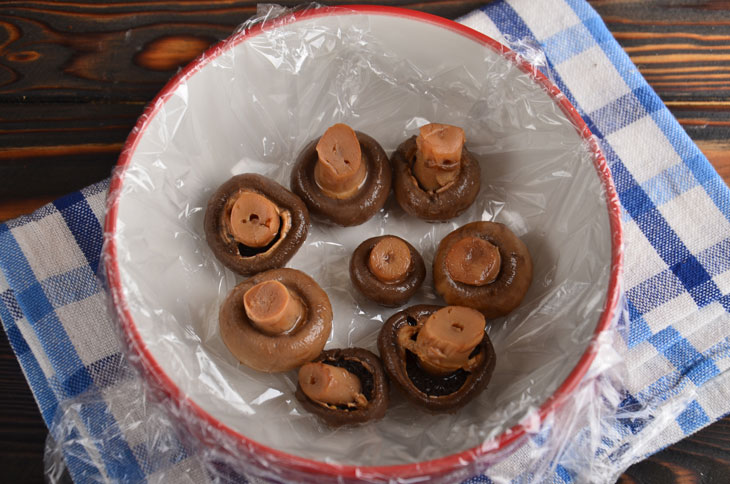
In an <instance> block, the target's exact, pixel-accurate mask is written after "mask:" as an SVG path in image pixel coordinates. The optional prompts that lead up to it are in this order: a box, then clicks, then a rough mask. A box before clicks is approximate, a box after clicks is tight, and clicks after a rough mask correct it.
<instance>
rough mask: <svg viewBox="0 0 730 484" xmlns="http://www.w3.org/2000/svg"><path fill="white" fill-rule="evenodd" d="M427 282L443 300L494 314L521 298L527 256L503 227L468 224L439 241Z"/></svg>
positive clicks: (504, 311) (527, 271) (528, 269)
mask: <svg viewBox="0 0 730 484" xmlns="http://www.w3.org/2000/svg"><path fill="white" fill-rule="evenodd" d="M433 281H434V287H435V289H436V292H438V293H439V294H440V295H441V297H443V298H444V301H446V303H447V304H455V305H460V306H468V307H471V308H474V309H477V310H479V311H481V312H482V313H483V314H484V316H485V317H486V318H488V319H491V318H498V317H500V316H505V315H506V314H508V313H509V312H510V311H512V310H513V309H515V308H516V307H517V306H519V305H520V303H521V302H522V299H523V298H524V297H525V294H526V293H527V289H528V288H529V287H530V283H531V282H532V259H531V258H530V253H529V251H528V250H527V246H526V245H525V244H524V243H523V242H522V241H521V240H520V239H518V238H517V236H515V234H513V233H512V231H511V230H510V229H509V228H507V226H506V225H503V224H500V223H496V222H472V223H469V224H466V225H464V226H463V227H461V228H459V229H456V230H454V231H453V232H451V233H450V234H449V235H447V236H446V237H444V239H443V240H442V241H441V243H439V246H438V250H437V251H436V257H435V258H434V261H433Z"/></svg>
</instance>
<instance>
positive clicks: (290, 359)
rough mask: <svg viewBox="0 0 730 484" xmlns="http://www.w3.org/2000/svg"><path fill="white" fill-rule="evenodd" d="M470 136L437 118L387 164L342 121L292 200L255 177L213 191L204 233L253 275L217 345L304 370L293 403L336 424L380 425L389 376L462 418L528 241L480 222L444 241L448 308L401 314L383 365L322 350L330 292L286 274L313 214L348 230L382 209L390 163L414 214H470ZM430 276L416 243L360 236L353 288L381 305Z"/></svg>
mask: <svg viewBox="0 0 730 484" xmlns="http://www.w3.org/2000/svg"><path fill="white" fill-rule="evenodd" d="M465 142H466V138H465V135H464V131H463V130H462V129H461V128H459V127H456V126H450V125H445V124H436V123H433V124H428V125H425V126H423V127H421V128H420V130H419V134H418V135H417V136H413V137H412V138H410V139H408V140H406V141H405V142H404V143H402V144H401V145H400V146H399V147H398V149H397V150H396V151H395V152H394V153H393V156H392V158H391V160H390V161H389V160H388V158H387V156H386V154H385V152H384V151H383V148H382V147H381V146H380V145H379V144H378V143H377V142H376V141H375V140H374V139H373V138H371V137H369V136H368V135H366V134H363V133H360V132H356V131H354V130H353V129H352V128H350V127H349V126H347V125H345V124H335V125H333V126H331V127H330V128H329V129H327V130H326V131H325V133H324V134H323V135H322V136H321V137H320V138H318V139H316V140H314V141H312V142H311V143H310V144H309V145H307V146H306V147H305V148H304V149H303V150H302V152H301V153H300V155H299V157H298V159H297V161H296V164H295V166H294V168H293V170H292V174H291V189H292V192H293V193H292V192H290V191H288V190H287V189H285V188H284V187H282V186H281V185H279V184H277V183H276V182H273V181H271V180H269V179H267V178H265V177H262V176H260V175H253V174H245V175H238V176H235V177H233V178H231V179H230V180H228V181H227V182H226V183H224V184H223V185H222V186H221V187H220V188H218V190H216V191H215V193H214V194H213V196H212V197H211V199H210V201H209V203H208V209H207V212H206V216H205V232H206V238H207V240H208V243H209V245H210V247H211V249H212V250H213V253H214V254H215V256H216V257H217V258H218V259H219V260H220V261H221V262H223V263H224V264H225V265H226V266H227V267H228V268H230V269H232V270H234V271H235V272H237V273H239V274H242V275H246V276H253V277H251V278H249V279H247V280H245V281H243V282H241V283H240V284H238V285H237V286H236V287H234V288H233V290H232V291H231V292H230V293H229V294H228V296H227V297H226V299H225V301H224V303H223V305H222V306H221V308H220V313H219V325H220V331H221V336H222V339H223V341H224V343H225V345H226V346H227V347H228V349H229V350H230V351H231V353H232V354H233V355H234V356H235V357H236V358H237V359H238V361H240V362H241V363H242V364H244V365H247V366H248V367H250V368H253V369H255V370H259V371H264V372H281V371H289V370H293V369H298V379H297V381H298V383H297V390H296V394H295V395H296V397H297V399H298V401H299V402H301V405H302V406H303V408H305V409H306V410H308V411H309V412H311V413H313V414H314V415H316V416H318V417H320V418H321V419H322V420H323V421H324V422H325V423H326V424H328V425H330V426H341V425H351V424H359V423H363V422H366V421H368V420H372V419H378V418H381V417H382V416H383V415H384V414H385V411H386V409H387V406H388V400H389V395H388V391H389V384H388V380H389V378H390V380H392V381H393V382H394V384H395V385H396V386H397V387H399V388H400V389H401V390H402V391H403V393H404V394H405V395H406V396H407V397H408V398H409V399H410V400H411V401H413V402H414V403H416V404H417V405H420V406H422V407H424V408H426V409H427V410H429V411H431V412H444V411H445V412H453V411H455V410H456V409H458V408H460V407H462V406H464V405H466V404H467V403H468V402H469V401H470V400H472V399H473V398H474V397H475V396H476V395H478V394H479V393H480V392H481V391H482V390H484V388H485V387H486V385H487V383H488V382H489V380H490V378H491V375H492V372H493V370H494V366H495V353H494V348H493V347H492V343H491V341H490V339H489V336H488V335H487V332H486V325H487V319H488V318H496V317H500V316H504V315H506V314H508V313H509V312H510V311H512V310H513V309H514V308H516V307H517V306H518V305H519V304H520V302H521V301H522V299H523V297H524V296H525V293H526V292H527V289H528V288H529V285H530V282H531V280H532V262H531V259H530V255H529V252H528V250H527V247H526V246H525V244H524V243H523V242H522V241H520V239H518V238H517V237H516V236H515V235H514V234H513V233H512V232H511V231H510V230H509V229H508V228H507V227H506V226H504V225H502V224H498V223H492V222H473V223H469V224H467V225H464V226H463V227H461V228H458V229H457V230H455V231H453V232H451V233H450V234H449V235H447V236H446V237H445V238H444V239H443V240H442V241H441V242H440V244H439V246H438V250H437V253H436V255H435V258H434V260H433V278H434V286H435V289H436V292H437V293H438V294H440V295H441V296H442V297H443V299H444V301H445V302H446V303H447V304H448V306H434V305H417V306H412V307H409V308H406V309H404V310H401V311H399V312H397V313H395V314H394V315H392V316H391V317H390V318H389V319H388V320H387V321H386V323H385V324H384V325H383V327H382V328H381V330H380V333H379V335H378V341H377V346H378V350H379V353H380V358H382V363H381V359H380V358H379V357H378V356H377V355H375V354H373V353H371V352H370V351H368V350H365V349H363V348H342V349H331V350H326V351H325V350H324V346H325V344H326V342H327V339H328V337H329V335H330V333H331V329H332V320H333V314H332V305H331V304H330V301H329V298H328V296H327V294H326V293H325V291H324V290H323V289H322V288H321V287H320V286H319V285H318V284H317V283H316V282H315V281H314V280H313V279H312V278H311V277H309V276H308V275H306V274H304V273H302V272H300V271H298V270H295V269H285V268H281V267H282V266H283V265H285V264H286V262H287V261H289V259H290V258H291V257H292V256H293V255H294V253H295V252H296V251H297V250H298V249H299V247H300V246H301V245H302V243H303V242H304V239H305V238H306V236H307V231H308V226H309V212H311V213H313V214H314V215H316V216H317V217H318V218H321V219H325V220H328V221H331V222H333V223H335V224H338V225H342V226H353V225H358V224H361V223H363V222H365V221H367V220H368V219H370V218H371V217H372V216H373V215H374V214H375V213H376V212H377V211H378V210H380V209H381V208H382V207H383V206H384V204H385V201H386V199H387V197H388V194H389V192H390V188H391V176H392V175H391V166H392V170H393V172H394V175H393V176H395V181H394V191H395V196H396V200H397V201H398V203H399V204H400V206H401V207H402V208H403V209H404V210H405V211H406V212H407V213H409V214H411V215H414V216H417V217H420V218H422V219H425V220H428V221H444V220H449V219H451V218H453V217H455V216H457V215H459V214H461V213H462V212H464V210H466V208H468V207H469V206H470V205H471V204H472V203H473V201H474V199H475V198H476V196H477V194H478V192H479V190H480V169H479V164H478V162H477V160H476V159H475V158H474V157H473V156H472V155H471V153H470V152H469V151H468V150H467V149H466V147H465V146H464V144H465ZM300 197H301V198H300ZM425 276H426V267H425V264H424V261H423V258H422V257H421V255H420V254H419V253H418V251H417V250H416V248H415V247H414V246H413V245H411V244H410V243H409V242H408V241H406V240H404V239H402V238H400V237H397V236H394V235H383V236H378V237H372V238H369V239H367V240H365V241H364V242H362V243H360V244H359V246H358V247H357V248H356V249H355V251H354V252H353V254H352V256H351V258H350V278H351V281H352V284H353V286H354V287H355V288H356V289H357V290H358V291H359V292H360V293H362V294H363V295H364V296H365V297H367V298H368V299H370V300H372V301H375V302H376V303H378V304H381V305H383V306H388V307H397V306H401V305H404V304H405V303H406V302H407V301H408V300H409V299H410V298H411V297H412V296H413V295H414V294H415V293H416V292H417V291H418V289H419V288H420V287H421V285H422V284H423V281H424V279H425Z"/></svg>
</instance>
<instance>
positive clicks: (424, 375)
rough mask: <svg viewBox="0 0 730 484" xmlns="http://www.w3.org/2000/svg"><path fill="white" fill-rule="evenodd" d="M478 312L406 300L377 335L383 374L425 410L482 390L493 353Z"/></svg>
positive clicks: (455, 403) (451, 405)
mask: <svg viewBox="0 0 730 484" xmlns="http://www.w3.org/2000/svg"><path fill="white" fill-rule="evenodd" d="M485 324H486V321H485V319H484V316H483V315H482V314H481V313H480V312H479V311H476V310H474V309H471V308H466V307H461V306H446V307H443V306H433V305H417V306H411V307H409V308H407V309H404V310H403V311H400V312H397V313H395V314H394V315H393V316H391V317H390V318H389V319H388V320H387V321H386V322H385V324H384V325H383V327H382V328H381V330H380V334H379V335H378V351H379V352H380V356H381V358H382V359H383V366H384V367H385V371H386V373H387V374H388V376H389V377H390V378H391V380H392V381H393V382H395V384H396V385H397V386H398V387H399V388H400V389H401V390H402V391H403V393H404V394H405V396H406V397H407V398H408V399H410V400H411V401H413V402H414V403H416V404H417V405H419V406H422V407H425V408H426V409H427V410H429V411H431V412H444V411H454V410H456V409H458V408H461V407H463V406H464V405H466V404H467V403H468V402H469V401H470V400H472V399H473V398H474V397H476V396H477V395H478V394H479V393H480V392H481V391H482V390H484V389H485V388H486V386H487V383H488V382H489V380H490V378H491V376H492V372H493V370H494V364H495V359H496V358H495V353H494V348H493V347H492V343H491V341H490V340H489V336H487V333H486V332H485V331H484V327H485Z"/></svg>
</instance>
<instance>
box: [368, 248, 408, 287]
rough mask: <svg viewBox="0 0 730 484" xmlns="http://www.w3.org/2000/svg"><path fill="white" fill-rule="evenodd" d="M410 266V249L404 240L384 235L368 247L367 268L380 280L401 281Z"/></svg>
mask: <svg viewBox="0 0 730 484" xmlns="http://www.w3.org/2000/svg"><path fill="white" fill-rule="evenodd" d="M410 266H411V251H410V250H409V249H408V245H406V243H405V242H403V241H402V240H400V239H398V238H396V237H384V238H382V239H380V240H379V241H378V242H377V243H376V244H375V246H373V248H372V249H370V256H369V257H368V268H369V269H370V272H372V273H373V275H374V276H375V278H376V279H378V280H379V281H380V282H385V283H397V282H401V281H403V280H404V279H405V278H406V276H407V275H408V269H409V268H410Z"/></svg>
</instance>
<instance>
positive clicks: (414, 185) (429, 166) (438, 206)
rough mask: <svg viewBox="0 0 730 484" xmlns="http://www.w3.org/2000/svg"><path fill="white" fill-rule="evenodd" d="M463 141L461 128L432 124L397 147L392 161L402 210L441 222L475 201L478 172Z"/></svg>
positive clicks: (479, 173)
mask: <svg viewBox="0 0 730 484" xmlns="http://www.w3.org/2000/svg"><path fill="white" fill-rule="evenodd" d="M465 142H466V138H465V136H464V130H462V129H461V128H459V127H456V126H450V125H448V124H438V123H432V124H427V125H425V126H422V127H421V128H420V130H419V134H418V136H413V137H411V138H409V139H407V140H406V141H404V142H403V143H402V144H401V145H400V146H399V147H398V149H397V150H396V151H395V152H394V153H393V156H392V157H391V162H392V164H393V176H394V177H395V182H394V188H395V197H396V200H398V204H400V206H401V207H402V208H403V210H405V211H406V212H407V213H409V214H411V215H414V216H416V217H420V218H422V219H425V220H430V221H443V220H449V219H451V218H453V217H456V216H458V215H459V214H461V213H462V212H463V211H464V210H466V209H467V208H468V207H469V206H470V205H471V204H472V203H473V202H474V200H475V199H476V197H477V194H478V193H479V188H480V186H481V172H480V170H479V162H478V161H477V160H476V158H474V156H473V155H472V154H471V153H470V152H469V150H467V149H466V147H464V143H465Z"/></svg>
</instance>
